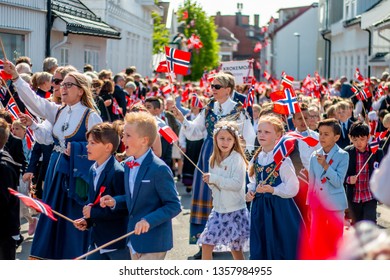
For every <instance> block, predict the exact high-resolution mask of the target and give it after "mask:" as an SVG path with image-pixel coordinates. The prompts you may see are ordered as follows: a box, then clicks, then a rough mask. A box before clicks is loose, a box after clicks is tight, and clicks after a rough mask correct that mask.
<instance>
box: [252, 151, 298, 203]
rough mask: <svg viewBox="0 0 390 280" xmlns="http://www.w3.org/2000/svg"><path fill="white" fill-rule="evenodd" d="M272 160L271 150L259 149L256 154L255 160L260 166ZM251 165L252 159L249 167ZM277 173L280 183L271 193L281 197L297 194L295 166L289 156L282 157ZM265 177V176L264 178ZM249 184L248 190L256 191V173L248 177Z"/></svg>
mask: <svg viewBox="0 0 390 280" xmlns="http://www.w3.org/2000/svg"><path fill="white" fill-rule="evenodd" d="M273 161H274V158H273V153H272V151H270V152H268V153H266V152H264V151H261V152H260V153H259V155H258V156H257V162H258V164H260V165H261V166H266V165H268V164H270V163H271V162H273ZM252 165H253V159H252V161H251V162H250V163H249V168H250V167H251V166H252ZM279 175H280V178H281V180H282V183H280V184H279V185H278V186H276V187H275V188H274V193H273V195H277V196H280V197H282V198H291V197H294V196H296V195H297V193H298V191H299V181H298V178H297V176H296V175H295V168H294V165H293V163H292V161H291V159H290V158H289V157H287V158H286V159H284V161H283V162H282V165H281V166H280V169H279ZM264 179H266V178H264ZM249 182H250V183H249V184H248V185H247V187H248V190H251V191H253V192H255V191H256V187H257V185H256V175H255V174H254V175H253V176H251V177H249ZM265 184H268V182H265Z"/></svg>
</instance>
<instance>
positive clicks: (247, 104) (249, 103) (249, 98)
mask: <svg viewBox="0 0 390 280" xmlns="http://www.w3.org/2000/svg"><path fill="white" fill-rule="evenodd" d="M254 99H255V85H254V84H252V85H251V87H250V88H249V91H248V94H247V96H246V98H245V101H244V104H243V105H242V107H243V108H248V107H252V106H253V102H254Z"/></svg>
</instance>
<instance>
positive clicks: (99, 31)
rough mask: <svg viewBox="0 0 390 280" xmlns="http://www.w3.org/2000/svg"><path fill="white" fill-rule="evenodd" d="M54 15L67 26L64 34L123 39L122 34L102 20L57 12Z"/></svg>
mask: <svg viewBox="0 0 390 280" xmlns="http://www.w3.org/2000/svg"><path fill="white" fill-rule="evenodd" d="M52 13H53V16H54V17H56V18H59V19H60V20H62V21H63V22H64V23H65V24H66V27H65V29H66V30H62V31H64V32H68V33H73V34H80V35H89V36H97V37H104V38H110V39H121V37H120V35H121V33H120V32H118V31H116V30H115V29H114V28H112V27H111V26H109V25H108V24H107V23H105V22H103V21H102V20H100V18H97V17H95V18H92V17H91V18H90V19H89V18H86V17H82V16H80V15H79V16H77V15H72V14H68V13H64V12H59V11H55V10H53V11H52Z"/></svg>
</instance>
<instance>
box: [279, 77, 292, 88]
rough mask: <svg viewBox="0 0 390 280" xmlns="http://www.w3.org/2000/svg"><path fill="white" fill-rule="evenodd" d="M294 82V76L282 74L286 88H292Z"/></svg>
mask: <svg viewBox="0 0 390 280" xmlns="http://www.w3.org/2000/svg"><path fill="white" fill-rule="evenodd" d="M293 82H294V77H292V76H287V75H286V74H284V75H282V80H281V84H282V86H284V87H285V88H292V85H293Z"/></svg>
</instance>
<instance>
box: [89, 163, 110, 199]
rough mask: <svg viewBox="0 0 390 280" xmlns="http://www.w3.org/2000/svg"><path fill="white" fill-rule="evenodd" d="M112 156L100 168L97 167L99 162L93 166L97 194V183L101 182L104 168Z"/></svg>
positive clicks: (94, 187)
mask: <svg viewBox="0 0 390 280" xmlns="http://www.w3.org/2000/svg"><path fill="white" fill-rule="evenodd" d="M111 157H112V156H110V157H108V159H107V160H106V161H105V162H103V163H102V164H101V165H100V166H98V165H97V162H96V161H95V163H94V164H92V171H94V172H95V177H94V178H93V189H94V190H95V192H96V188H97V183H98V181H99V178H100V175H101V174H102V172H103V170H104V168H105V167H106V165H107V162H108V161H109V160H110V159H111Z"/></svg>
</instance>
